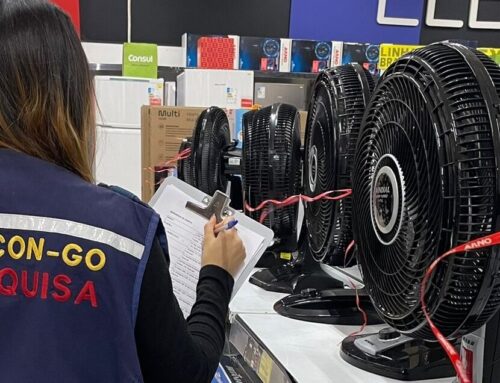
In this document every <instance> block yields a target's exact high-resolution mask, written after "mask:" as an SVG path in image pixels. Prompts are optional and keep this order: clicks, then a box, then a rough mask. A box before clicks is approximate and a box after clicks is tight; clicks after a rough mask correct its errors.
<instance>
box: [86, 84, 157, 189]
mask: <svg viewBox="0 0 500 383" xmlns="http://www.w3.org/2000/svg"><path fill="white" fill-rule="evenodd" d="M95 93H96V103H97V106H98V108H99V109H98V111H97V115H96V125H97V143H96V145H97V148H96V149H97V150H96V151H97V153H96V161H95V169H94V171H95V178H96V181H97V182H103V183H106V184H108V185H117V186H121V187H123V188H125V189H127V190H129V191H130V192H132V193H134V194H135V195H140V194H141V176H142V170H141V107H142V106H143V105H163V99H164V80H163V79H143V78H131V77H119V76H116V77H114V76H96V77H95Z"/></svg>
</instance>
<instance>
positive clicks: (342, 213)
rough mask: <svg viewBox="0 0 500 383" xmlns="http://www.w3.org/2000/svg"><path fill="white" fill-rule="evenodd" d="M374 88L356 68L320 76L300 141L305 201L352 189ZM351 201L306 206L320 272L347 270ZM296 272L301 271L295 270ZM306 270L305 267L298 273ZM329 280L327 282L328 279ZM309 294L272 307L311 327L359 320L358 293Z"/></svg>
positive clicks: (373, 319) (374, 319)
mask: <svg viewBox="0 0 500 383" xmlns="http://www.w3.org/2000/svg"><path fill="white" fill-rule="evenodd" d="M373 87H374V80H373V77H372V76H371V74H370V73H369V72H368V71H367V70H365V69H363V67H362V66H361V65H359V64H348V65H343V66H340V67H337V68H332V69H328V70H326V71H323V72H322V73H321V74H320V75H319V76H318V78H317V80H316V83H315V85H314V88H313V96H312V99H311V104H310V108H309V118H308V123H307V129H306V136H305V155H304V179H303V184H304V185H303V188H304V194H305V195H307V196H310V197H313V196H317V195H320V194H323V193H325V192H329V191H335V190H342V189H350V188H351V187H352V179H351V177H352V168H353V162H354V153H355V149H356V141H357V138H358V134H359V130H360V126H361V121H362V118H363V114H364V112H365V109H366V106H367V104H368V102H369V99H370V96H371V93H372V91H373ZM351 215H352V199H351V197H346V198H344V199H342V200H340V201H332V200H327V199H322V200H319V201H315V202H311V203H305V222H306V225H307V243H308V250H309V251H308V253H309V256H310V257H311V258H312V259H314V261H315V264H322V266H323V269H325V270H328V268H330V266H342V267H345V266H350V265H352V263H353V259H354V257H353V255H352V254H353V253H354V252H351V253H350V254H346V252H347V250H348V246H349V244H350V243H351V241H352V238H353V234H352V219H351ZM295 268H296V269H297V270H298V271H301V272H302V273H304V272H305V271H304V270H300V268H301V265H296V267H295ZM303 268H305V267H303ZM330 279H332V278H331V277H330ZM338 287H340V289H339V288H337V289H317V288H308V289H305V290H303V291H301V292H300V293H298V294H294V295H290V296H288V297H285V298H284V299H281V300H280V301H279V302H277V303H276V305H275V309H276V311H277V312H278V313H280V314H282V315H285V316H288V317H292V318H295V319H302V320H308V321H314V322H323V323H336V324H355V323H359V322H360V320H362V317H361V315H360V313H359V311H358V308H357V305H356V294H357V292H356V291H355V290H353V289H344V288H343V284H342V283H340V286H338ZM359 296H360V299H361V304H362V305H363V307H364V308H365V311H366V312H367V314H368V319H369V322H370V323H380V319H379V318H378V316H377V314H376V313H375V311H374V309H373V307H372V305H371V302H370V299H369V297H368V295H366V294H365V293H364V292H363V291H360V292H359Z"/></svg>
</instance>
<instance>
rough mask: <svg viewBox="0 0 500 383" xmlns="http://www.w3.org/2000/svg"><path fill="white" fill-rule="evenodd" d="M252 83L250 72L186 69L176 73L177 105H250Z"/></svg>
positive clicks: (251, 72)
mask: <svg viewBox="0 0 500 383" xmlns="http://www.w3.org/2000/svg"><path fill="white" fill-rule="evenodd" d="M253 83H254V72H253V71H243V70H217V69H186V70H185V71H184V72H183V73H181V74H180V75H179V76H177V106H190V107H202V108H208V107H210V106H218V107H219V108H227V109H238V108H250V107H252V105H253Z"/></svg>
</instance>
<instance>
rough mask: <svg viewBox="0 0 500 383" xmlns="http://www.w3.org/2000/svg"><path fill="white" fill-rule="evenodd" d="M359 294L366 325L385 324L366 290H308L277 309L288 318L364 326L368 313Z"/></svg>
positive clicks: (284, 302) (292, 297) (276, 308)
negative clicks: (357, 301)
mask: <svg viewBox="0 0 500 383" xmlns="http://www.w3.org/2000/svg"><path fill="white" fill-rule="evenodd" d="M357 297H359V305H360V307H361V308H362V309H363V311H365V313H366V316H367V323H366V324H368V325H374V324H380V323H382V320H381V319H380V317H379V316H378V314H377V312H376V310H375V308H374V307H373V304H372V302H371V300H370V297H369V296H368V294H367V293H366V292H365V291H364V290H358V291H356V290H354V289H344V288H336V289H328V290H315V289H305V290H302V291H301V292H300V293H298V294H294V295H289V296H287V297H285V298H283V299H281V300H279V301H278V302H276V304H275V305H274V310H275V311H276V312H277V313H278V314H280V315H283V316H285V317H288V318H292V319H298V320H303V321H307V322H315V323H326V324H337V325H349V326H360V325H362V324H363V323H364V316H363V315H362V314H361V312H360V311H359V309H358V307H357V303H356V300H357Z"/></svg>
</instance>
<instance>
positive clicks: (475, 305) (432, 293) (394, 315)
mask: <svg viewBox="0 0 500 383" xmlns="http://www.w3.org/2000/svg"><path fill="white" fill-rule="evenodd" d="M499 94H500V69H499V67H498V66H497V65H496V64H495V63H494V62H493V61H491V60H490V59H488V58H487V57H486V56H485V55H483V54H482V53H479V52H477V51H473V50H469V49H468V48H465V47H464V46H461V45H458V44H452V43H437V44H433V45H430V46H428V47H425V48H421V49H419V50H416V51H414V52H412V53H410V54H407V55H406V56H404V57H402V58H400V59H399V60H398V61H396V62H395V63H394V64H393V65H391V66H390V67H389V68H388V69H387V71H386V72H385V73H384V74H383V76H382V78H381V80H380V81H379V83H378V85H377V88H376V90H375V91H374V94H373V97H372V99H371V102H370V104H369V106H368V108H367V111H366V114H365V117H364V120H363V124H362V128H361V131H360V134H359V140H358V143H357V147H356V155H355V161H354V173H353V230H354V239H355V241H356V244H357V248H358V252H357V260H358V264H359V266H360V268H361V271H362V275H363V281H364V284H365V288H366V290H367V292H368V293H369V295H370V297H371V300H372V302H373V305H374V306H375V308H376V310H377V311H378V313H379V315H380V316H381V317H382V318H383V319H384V321H385V322H386V323H387V324H388V325H390V326H391V328H390V329H384V330H383V331H381V332H380V333H379V334H374V335H367V336H356V337H348V338H346V339H345V340H344V341H343V343H342V348H341V355H342V357H343V358H344V359H345V360H346V361H348V362H349V363H351V364H353V365H355V366H357V367H359V368H362V369H364V370H368V371H370V372H374V373H376V374H379V375H384V376H388V377H392V378H396V379H402V380H420V379H431V378H438V377H444V376H451V375H453V370H452V367H451V364H450V363H449V362H448V360H447V359H446V358H445V357H444V353H443V352H442V351H441V348H440V347H439V345H438V344H437V343H436V342H435V339H434V336H433V334H432V332H431V330H430V327H429V325H428V324H427V322H426V320H425V317H424V314H423V311H422V308H421V305H420V302H419V299H420V292H419V289H420V285H421V283H422V280H423V277H424V274H425V272H426V270H427V269H428V267H429V266H430V264H431V262H432V261H433V260H435V259H436V258H437V257H438V256H439V255H440V254H443V253H444V252H446V251H447V250H448V249H450V248H453V247H455V246H457V245H459V244H462V243H465V242H467V241H470V240H472V239H475V238H478V237H481V236H484V235H487V234H491V233H493V232H495V231H497V230H498V229H499V219H500V215H499V208H500V204H499V201H500V199H499V198H500V186H499V185H500V174H499V166H500V137H499V121H500V110H499V105H500V98H499ZM425 301H426V303H427V307H428V311H429V313H430V316H431V318H432V320H433V321H434V323H435V324H436V326H437V327H438V328H439V329H440V330H441V331H442V333H443V334H444V336H445V337H447V338H449V339H458V338H459V337H461V336H462V335H464V334H467V333H470V332H472V331H474V330H476V329H478V328H480V327H481V326H483V325H484V324H485V323H486V322H487V321H488V319H489V318H491V317H492V316H493V315H494V314H495V312H496V311H497V310H498V307H499V304H500V257H499V252H498V249H497V248H496V247H490V248H488V249H486V250H476V251H474V250H470V251H467V252H466V253H461V254H455V255H452V256H451V257H449V258H447V259H446V260H445V261H443V262H442V263H441V264H439V266H438V268H437V269H436V271H435V272H434V273H433V275H432V276H431V278H430V280H429V283H428V284H427V290H426V292H425ZM496 331H498V329H497V330H496Z"/></svg>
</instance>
